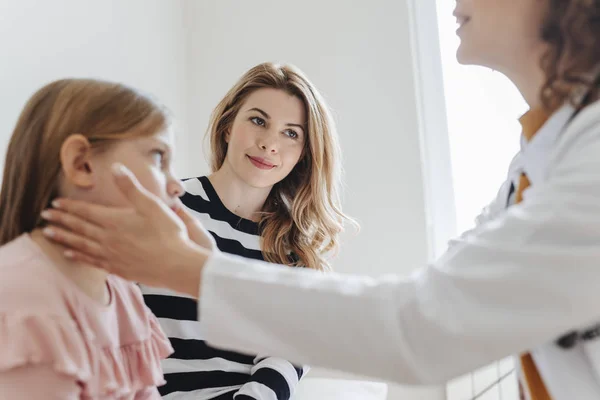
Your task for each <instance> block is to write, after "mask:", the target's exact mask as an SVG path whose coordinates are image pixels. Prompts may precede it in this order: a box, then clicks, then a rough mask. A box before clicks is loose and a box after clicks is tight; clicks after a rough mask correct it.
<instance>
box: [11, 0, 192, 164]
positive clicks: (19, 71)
mask: <svg viewBox="0 0 600 400" xmlns="http://www.w3.org/2000/svg"><path fill="white" fill-rule="evenodd" d="M182 22H183V15H182V8H181V3H180V2H175V1H174V2H171V1H163V0H126V1H123V0H86V1H81V0H52V1H44V0H38V1H36V0H18V1H15V0H0V88H1V89H0V149H1V151H0V153H1V156H0V161H2V163H3V160H4V149H5V146H6V144H7V141H8V139H9V138H10V135H11V133H12V130H13V128H14V125H15V122H16V119H17V117H18V114H19V112H20V110H21V108H22V107H23V105H24V103H25V102H26V101H27V99H28V98H29V96H30V95H31V94H33V92H34V91H35V90H37V89H38V88H40V87H41V86H42V85H44V84H46V83H48V82H50V81H52V80H55V79H59V78H64V77H95V78H103V79H109V80H116V81H122V82H125V83H127V84H130V85H133V86H135V87H139V88H141V89H143V90H145V91H148V92H150V93H152V94H154V95H156V96H157V97H159V98H160V99H161V100H162V101H163V102H164V103H165V104H166V105H167V106H168V107H169V108H170V109H172V110H173V112H174V113H175V114H176V115H177V117H178V118H179V122H180V125H181V127H182V129H185V128H186V124H187V122H186V107H185V101H186V95H185V90H186V86H185V73H186V63H185V56H186V54H185V45H184V43H185V33H184V28H183V23H182ZM180 139H185V136H181V137H180ZM180 147H183V144H181V145H180ZM186 163H187V158H180V159H179V160H178V164H177V168H178V169H179V170H186V168H187V165H186Z"/></svg>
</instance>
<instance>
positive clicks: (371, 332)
mask: <svg viewBox="0 0 600 400" xmlns="http://www.w3.org/2000/svg"><path fill="white" fill-rule="evenodd" d="M563 139H564V137H563ZM548 174H549V175H548V178H547V180H546V181H545V182H544V183H540V184H539V185H536V186H535V187H532V188H531V189H529V190H527V191H526V196H525V200H524V202H523V203H521V204H519V205H517V206H513V207H511V208H510V209H509V210H508V211H506V212H502V213H500V214H499V215H498V216H497V217H496V218H493V219H490V220H488V221H485V222H483V223H481V224H480V225H479V226H478V227H477V228H475V229H474V230H472V231H470V232H469V233H468V234H465V235H463V236H462V237H461V238H460V239H458V240H457V241H456V242H455V243H454V244H453V245H452V246H451V247H450V249H449V250H448V251H447V253H446V254H444V255H443V256H442V257H441V258H440V259H439V260H438V261H437V262H435V263H433V264H432V265H429V266H427V267H425V268H421V269H419V270H418V271H417V272H416V273H415V274H413V275H412V276H410V277H400V276H388V277H382V278H380V279H372V278H368V277H364V276H348V275H339V274H320V273H318V272H313V271H307V270H294V269H291V268H286V267H281V266H273V265H268V264H265V263H260V262H252V261H248V260H245V259H241V258H235V257H229V256H226V255H223V254H217V255H215V256H213V257H212V258H211V259H210V260H209V261H208V262H207V263H206V265H205V267H206V268H205V270H204V272H203V279H202V283H201V293H200V295H201V297H200V304H201V306H200V318H201V319H202V322H203V323H204V326H205V327H206V332H205V334H206V338H207V340H208V341H209V342H210V343H211V344H212V345H215V346H220V347H226V348H229V349H233V350H238V351H246V352H249V351H252V352H255V353H262V354H265V353H266V354H272V355H274V356H278V357H283V358H286V359H289V360H291V361H293V362H296V363H301V364H304V363H306V364H311V365H314V366H322V367H327V368H333V369H338V370H344V371H348V372H352V373H357V374H361V375H367V376H373V377H377V378H381V379H386V380H390V381H396V382H400V383H405V384H435V383H442V382H445V381H447V380H449V379H450V378H453V377H456V376H459V375H462V374H463V373H466V372H469V371H472V370H474V369H476V368H478V367H481V366H484V365H487V364H488V363H489V362H492V361H494V360H497V359H501V358H503V357H505V356H507V355H510V354H514V353H517V352H521V351H523V350H526V349H528V348H531V347H533V346H535V345H537V344H540V343H544V342H547V341H550V340H554V339H555V338H556V337H558V336H560V335H561V334H563V333H565V332H567V331H569V330H571V329H573V328H575V327H582V326H586V325H588V324H591V323H592V322H595V321H597V320H600V306H598V305H599V304H600V289H599V286H598V283H599V282H600V130H599V129H598V128H597V127H596V128H595V129H590V128H587V129H582V130H580V131H578V132H574V133H573V134H572V135H571V137H570V138H569V140H566V141H565V143H564V144H563V145H562V146H559V147H558V149H557V151H556V154H554V158H553V164H552V167H550V169H549V171H548ZM398 246H399V248H401V246H402V245H401V244H399V245H398ZM389 262H390V263H401V262H402V260H401V259H400V258H397V259H394V260H389ZM415 267H418V266H415ZM398 269H399V270H400V269H402V270H405V268H404V267H403V268H398Z"/></svg>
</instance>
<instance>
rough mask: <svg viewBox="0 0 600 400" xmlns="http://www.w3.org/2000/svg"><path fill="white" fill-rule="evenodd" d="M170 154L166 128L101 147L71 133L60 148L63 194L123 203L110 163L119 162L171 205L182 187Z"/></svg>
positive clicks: (112, 203)
mask: <svg viewBox="0 0 600 400" xmlns="http://www.w3.org/2000/svg"><path fill="white" fill-rule="evenodd" d="M172 155H173V137H172V134H171V133H170V132H168V131H161V132H157V133H155V134H154V135H151V136H142V137H134V138H131V139H123V140H117V141H115V142H114V143H112V144H110V145H109V147H107V148H106V149H104V150H101V151H98V150H95V149H92V148H91V147H90V145H89V142H88V141H87V139H86V138H85V137H83V136H81V135H73V136H70V137H69V138H68V139H67V140H66V141H65V143H64V144H63V146H62V149H61V163H62V168H63V171H62V172H63V179H62V185H61V186H62V187H61V189H62V192H63V193H62V195H66V196H68V197H72V198H79V199H82V200H88V201H91V202H94V203H99V204H104V205H111V206H120V205H125V204H126V202H125V198H124V196H123V195H122V194H121V192H120V191H119V190H118V188H117V187H116V186H115V184H114V181H113V179H112V174H111V166H112V165H113V164H114V163H121V164H123V165H125V166H126V167H127V168H129V169H130V170H131V172H133V173H134V174H135V176H136V177H137V179H138V180H139V181H140V184H141V185H142V186H143V187H144V188H146V190H148V191H149V192H150V193H152V194H154V195H156V196H157V197H159V198H160V199H161V200H163V201H164V202H165V204H166V205H167V206H169V207H171V208H174V207H175V205H176V200H177V198H178V197H179V196H181V195H182V194H183V192H184V191H183V187H182V186H181V183H180V181H179V180H178V179H176V178H175V177H174V174H173V170H172V165H171V159H172Z"/></svg>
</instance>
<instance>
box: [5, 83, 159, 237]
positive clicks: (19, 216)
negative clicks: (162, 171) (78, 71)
mask: <svg viewBox="0 0 600 400" xmlns="http://www.w3.org/2000/svg"><path fill="white" fill-rule="evenodd" d="M168 125H169V118H168V114H167V113H166V110H165V109H164V108H163V107H162V106H161V105H159V104H157V103H155V102H154V101H153V100H151V99H150V98H148V97H146V96H144V95H143V94H141V93H139V92H138V91H136V90H135V89H132V88H129V87H127V86H125V85H121V84H118V83H112V82H105V81H99V80H93V79H62V80H58V81H55V82H52V83H50V84H48V85H46V86H44V87H43V88H41V89H40V90H38V91H37V92H36V93H35V94H34V95H33V96H32V97H31V99H29V101H28V102H27V104H26V105H25V108H24V109H23V111H22V112H21V115H20V116H19V119H18V121H17V125H16V127H15V129H14V131H13V134H12V137H11V139H10V143H9V145H8V150H7V152H6V158H5V167H4V175H3V179H2V190H1V192H0V245H3V244H5V243H7V242H10V241H11V240H13V239H15V238H16V237H18V236H19V235H21V234H23V233H26V232H31V231H32V230H33V229H35V228H36V227H38V226H40V224H41V223H42V220H41V218H40V213H41V212H42V211H43V210H44V209H45V208H47V207H49V206H50V202H51V201H52V200H53V199H54V198H55V197H56V196H57V195H58V194H59V193H58V189H59V181H60V176H61V174H60V171H61V164H60V149H61V147H62V144H63V143H64V141H65V140H66V139H67V138H68V137H69V136H70V135H73V134H80V135H83V136H85V137H86V138H87V139H88V141H89V142H90V144H91V146H92V147H93V148H96V149H99V150H102V149H106V148H107V146H109V145H110V144H111V143H113V142H115V141H117V140H122V139H126V138H131V137H138V136H146V135H152V134H154V133H156V132H159V131H160V130H162V129H167V128H168Z"/></svg>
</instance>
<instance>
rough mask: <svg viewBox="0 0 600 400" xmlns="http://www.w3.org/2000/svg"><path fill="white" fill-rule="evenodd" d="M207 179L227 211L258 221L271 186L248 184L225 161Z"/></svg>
mask: <svg viewBox="0 0 600 400" xmlns="http://www.w3.org/2000/svg"><path fill="white" fill-rule="evenodd" d="M208 179H209V180H210V183H211V184H212V185H213V187H214V188H215V191H216V192H217V194H218V195H219V198H220V199H221V201H222V202H223V204H224V205H225V207H226V208H227V209H228V210H229V211H231V212H232V213H234V214H235V215H237V216H240V217H242V218H245V219H249V220H251V221H260V217H261V216H260V213H261V211H262V210H263V207H264V204H265V201H266V200H267V197H268V196H269V193H270V192H271V187H267V188H255V187H252V186H250V185H248V184H247V183H245V182H244V181H243V180H242V179H241V178H240V177H239V176H237V175H236V174H235V173H234V172H233V171H232V170H231V169H230V168H229V167H228V165H227V161H225V163H224V164H223V166H222V167H221V169H219V170H218V171H216V172H214V173H212V174H211V175H209V177H208Z"/></svg>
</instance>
